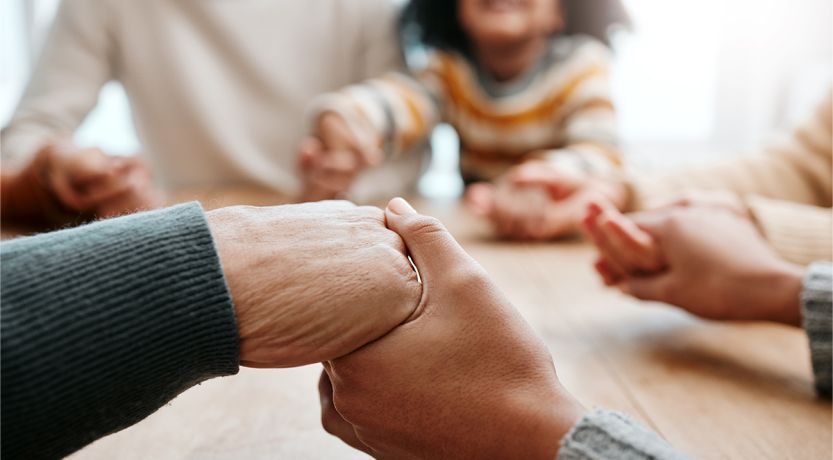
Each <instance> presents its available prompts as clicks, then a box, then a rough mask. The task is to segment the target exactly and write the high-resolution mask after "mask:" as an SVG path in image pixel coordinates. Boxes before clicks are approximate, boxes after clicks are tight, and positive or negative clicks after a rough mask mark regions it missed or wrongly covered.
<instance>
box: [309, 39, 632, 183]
mask: <svg viewBox="0 0 833 460" xmlns="http://www.w3.org/2000/svg"><path fill="white" fill-rule="evenodd" d="M609 61H610V52H609V50H608V48H606V47H605V46H604V45H603V44H601V43H600V42H597V41H595V40H593V39H591V38H588V37H581V36H572V37H557V38H554V39H553V40H552V43H551V46H550V47H549V50H548V53H547V54H546V56H545V57H544V58H542V59H541V60H540V62H539V63H538V64H537V65H536V67H535V68H533V69H531V70H530V71H528V72H527V73H526V75H523V76H521V77H519V78H517V79H515V80H514V81H511V82H508V83H498V82H495V81H494V80H492V79H490V78H489V77H488V76H487V75H485V74H484V72H482V71H480V70H479V69H478V68H477V66H476V65H474V64H473V63H472V62H471V61H470V60H468V59H466V58H464V57H462V56H460V55H457V54H451V53H447V52H440V51H435V52H432V53H431V55H430V57H429V59H428V64H427V65H426V66H425V68H424V69H423V70H421V71H420V72H417V73H415V75H414V76H413V77H412V76H409V75H405V74H402V73H391V74H388V75H385V76H382V77H380V78H377V79H373V80H370V81H367V82H365V83H362V84H358V85H353V86H350V87H347V88H345V89H343V90H341V91H338V92H335V93H330V94H325V95H322V96H320V97H318V98H317V99H316V100H315V101H313V103H312V106H311V108H310V113H309V115H310V118H311V119H312V120H317V118H318V116H319V115H320V114H322V113H324V112H335V113H338V114H340V115H341V116H342V117H343V118H344V119H345V121H346V122H347V124H348V126H349V127H350V129H351V131H353V133H354V134H355V135H356V137H357V139H358V140H359V142H360V143H362V144H363V145H366V146H370V145H373V146H377V147H382V148H384V150H385V151H386V152H387V153H388V155H398V154H402V153H403V152H407V151H409V150H411V149H412V148H413V147H415V146H416V145H419V144H421V143H422V142H424V141H425V140H426V139H427V137H428V135H429V134H430V133H431V130H432V129H433V128H434V126H435V125H436V124H438V123H440V122H446V123H449V124H450V125H452V126H453V127H454V128H455V129H456V131H457V133H458V135H459V136H460V143H461V158H460V162H461V169H462V173H463V177H464V179H466V181H467V182H471V181H476V180H492V179H494V178H496V177H497V176H498V175H500V174H502V173H503V172H505V171H506V170H507V169H508V168H510V167H511V166H513V165H516V164H518V163H520V162H522V161H524V160H527V159H530V158H533V157H535V158H538V157H544V158H548V159H551V160H552V161H554V162H557V163H563V164H564V165H565V166H568V167H573V168H580V169H582V170H585V171H591V172H596V171H600V170H606V169H610V168H611V167H616V166H618V165H619V164H620V163H621V156H620V153H619V151H618V150H617V147H616V144H617V142H616V139H617V136H616V127H615V114H614V110H613V104H612V103H611V98H610V86H609V78H608V73H609Z"/></svg>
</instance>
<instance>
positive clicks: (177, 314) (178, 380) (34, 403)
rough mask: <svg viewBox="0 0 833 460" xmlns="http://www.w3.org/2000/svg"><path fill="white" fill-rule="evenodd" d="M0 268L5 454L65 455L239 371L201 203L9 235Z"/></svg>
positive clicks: (229, 311) (229, 312)
mask: <svg viewBox="0 0 833 460" xmlns="http://www.w3.org/2000/svg"><path fill="white" fill-rule="evenodd" d="M0 267H1V268H0V270H1V271H2V279H3V289H2V293H1V294H0V295H1V296H2V318H1V319H0V323H1V324H2V350H3V360H2V375H3V378H2V393H3V404H2V419H3V423H2V438H3V443H2V457H3V458H8V459H14V458H26V459H37V458H56V457H62V456H65V455H68V454H70V453H71V452H73V451H76V450H78V449H80V448H81V447H83V446H85V445H86V444H89V443H91V442H93V441H94V440H96V439H98V438H101V437H103V436H106V435H108V434H111V433H114V432H116V431H119V430H121V429H123V428H126V427H128V426H130V425H132V424H134V423H136V422H138V421H139V420H141V419H143V418H145V417H147V416H148V415H150V414H151V413H153V412H154V411H156V410H157V409H158V408H159V407H161V406H162V405H164V404H166V403H167V402H169V401H170V400H171V399H173V398H174V397H175V396H177V395H178V394H179V393H181V392H183V391H185V390H186V389H188V388H190V387H191V386H194V385H196V384H198V383H200V382H201V381H204V380H206V379H209V378H212V377H217V376H223V375H230V374H235V373H237V370H238V366H239V344H238V336H237V326H236V320H235V316H234V309H233V306H232V302H231V298H230V294H229V291H228V289H227V287H226V282H225V278H224V275H223V272H222V269H221V267H220V261H219V257H218V255H217V252H216V250H215V247H214V242H213V240H212V237H211V233H210V231H209V227H208V223H207V221H206V219H205V216H204V214H203V212H202V209H201V208H200V206H199V205H198V204H195V203H192V204H187V205H181V206H177V207H174V208H170V209H167V210H162V211H156V212H150V213H144V214H137V215H133V216H127V217H122V218H119V219H113V220H107V221H101V222H97V223H94V224H91V225H88V226H84V227H79V228H75V229H70V230H63V231H60V232H55V233H48V234H43V235H39V236H34V237H30V238H22V239H18V240H13V241H10V242H4V243H2V245H0Z"/></svg>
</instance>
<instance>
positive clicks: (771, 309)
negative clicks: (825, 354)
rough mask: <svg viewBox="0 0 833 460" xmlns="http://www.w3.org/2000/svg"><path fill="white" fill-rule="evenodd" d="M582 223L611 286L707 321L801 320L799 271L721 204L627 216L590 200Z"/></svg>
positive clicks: (598, 264)
mask: <svg viewBox="0 0 833 460" xmlns="http://www.w3.org/2000/svg"><path fill="white" fill-rule="evenodd" d="M586 228H587V231H588V233H590V235H591V238H592V240H593V242H594V243H595V244H596V246H597V247H598V249H599V251H600V253H601V257H600V259H599V261H598V262H597V263H596V268H597V270H598V271H599V273H600V274H601V275H602V277H603V278H604V280H605V283H606V284H608V285H616V286H617V287H618V288H619V289H621V290H622V291H623V292H625V293H628V294H630V295H633V296H634V297H637V298H639V299H643V300H655V301H661V302H666V303H669V304H672V305H676V306H678V307H680V308H682V309H684V310H687V311H688V312H690V313H692V314H694V315H697V316H701V317H703V318H707V319H716V320H746V321H755V320H758V321H775V322H781V323H785V324H790V325H798V324H800V322H801V313H800V302H799V297H800V293H801V285H802V271H803V270H802V269H801V268H800V267H797V266H795V265H792V264H789V263H787V262H785V261H783V260H781V259H780V258H779V257H778V256H777V254H775V252H774V251H773V250H772V249H771V248H770V247H769V246H768V245H767V243H766V241H765V240H764V239H763V237H762V236H761V235H760V234H759V233H758V231H757V229H756V228H755V227H754V225H753V224H752V223H751V222H750V221H749V219H745V218H742V217H740V216H738V214H736V213H735V212H733V211H731V210H728V209H726V208H725V207H714V206H708V207H702V206H701V207H688V208H679V207H678V208H667V209H663V210H656V211H650V212H647V213H643V214H638V215H634V216H631V217H625V216H623V215H621V214H619V212H618V211H616V210H613V209H611V208H604V207H601V206H597V205H596V206H592V207H591V210H590V213H589V215H588V217H587V221H586Z"/></svg>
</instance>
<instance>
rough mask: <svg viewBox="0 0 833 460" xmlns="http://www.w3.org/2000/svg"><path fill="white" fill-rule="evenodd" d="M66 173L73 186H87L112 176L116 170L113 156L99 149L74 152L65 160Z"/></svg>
mask: <svg viewBox="0 0 833 460" xmlns="http://www.w3.org/2000/svg"><path fill="white" fill-rule="evenodd" d="M64 165H65V166H64V168H65V171H64V172H65V173H66V175H67V177H68V178H69V181H70V184H72V185H73V186H85V185H87V184H90V183H94V182H99V181H102V180H106V179H109V178H110V177H112V176H113V175H114V174H115V173H116V170H115V168H114V167H113V158H111V157H110V156H108V155H107V154H105V153H104V152H102V151H101V150H99V149H85V150H82V151H80V152H78V153H72V154H70V156H69V157H67V158H66V160H65V162H64Z"/></svg>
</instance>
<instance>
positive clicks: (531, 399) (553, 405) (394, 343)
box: [319, 198, 584, 460]
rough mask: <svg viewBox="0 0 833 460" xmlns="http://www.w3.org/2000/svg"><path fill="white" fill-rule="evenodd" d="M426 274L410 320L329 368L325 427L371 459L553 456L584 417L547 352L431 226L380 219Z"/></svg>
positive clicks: (394, 212) (391, 208)
mask: <svg viewBox="0 0 833 460" xmlns="http://www.w3.org/2000/svg"><path fill="white" fill-rule="evenodd" d="M385 212H386V216H387V225H388V227H390V228H391V229H392V230H394V231H396V232H397V233H399V234H400V235H401V236H402V238H403V239H404V240H405V243H406V245H407V247H408V250H409V251H410V253H411V256H412V258H413V260H414V262H415V264H416V265H417V267H418V268H419V270H420V274H421V276H422V281H423V283H424V284H423V295H422V299H421V302H420V304H419V307H418V308H417V309H416V311H415V312H414V314H413V315H411V317H410V318H409V319H408V321H407V322H405V323H404V324H402V325H400V326H399V327H397V328H396V329H394V330H393V331H391V332H390V333H389V334H388V335H386V336H384V337H382V338H381V339H379V340H377V341H376V342H373V343H371V344H369V345H367V346H365V347H362V348H360V349H359V350H356V351H355V352H353V353H351V354H350V355H347V356H344V357H342V358H339V359H336V360H332V361H330V362H328V363H325V373H324V374H322V377H321V381H320V385H319V390H320V393H321V404H322V421H323V424H324V428H325V429H326V430H327V431H328V432H330V433H332V434H334V435H336V436H338V437H340V438H341V439H342V440H344V441H345V442H346V443H347V444H349V445H351V446H353V447H355V448H357V449H361V450H363V451H365V452H368V453H370V454H371V455H373V456H375V457H376V458H390V459H394V458H395V459H406V458H443V459H474V458H531V459H534V458H541V459H548V460H551V459H553V458H555V456H556V454H557V450H558V444H559V440H560V439H561V438H562V437H563V436H564V435H565V434H566V433H567V432H568V431H569V429H570V428H571V427H572V426H573V425H574V424H575V423H576V422H577V421H578V420H579V419H580V418H581V416H582V414H583V412H584V409H583V408H582V407H581V406H580V405H579V404H578V403H577V402H576V401H575V400H574V399H573V398H572V397H571V396H570V395H569V394H568V393H567V392H566V391H565V390H564V389H563V388H562V387H561V385H560V383H559V381H558V378H557V376H556V373H555V369H554V367H553V363H552V358H551V356H550V354H549V352H548V351H547V348H546V346H545V345H544V344H543V343H542V341H541V340H540V339H539V338H538V337H537V336H536V335H535V333H534V332H533V331H532V329H531V328H530V327H529V325H528V324H527V323H526V322H525V321H524V320H523V319H522V318H521V316H520V315H519V314H518V312H517V311H516V310H515V309H514V308H513V307H512V305H511V304H510V303H509V302H508V301H507V300H506V298H505V297H504V296H503V294H502V293H501V292H500V291H499V290H498V289H497V288H496V286H495V285H494V284H493V283H492V282H491V281H490V279H489V277H488V275H487V274H486V273H485V272H484V270H483V268H482V267H480V265H478V264H477V263H476V262H475V261H474V260H473V259H472V258H471V257H469V256H468V255H467V254H466V253H465V252H464V251H463V249H462V248H461V247H460V246H459V244H457V242H456V241H455V240H454V239H453V238H452V237H451V235H450V234H449V233H448V232H447V231H446V230H445V228H444V227H443V226H442V224H440V223H439V222H438V221H437V220H436V219H433V218H430V217H426V216H421V215H419V214H417V213H416V212H415V211H414V210H413V208H411V207H410V205H408V204H407V203H406V202H405V201H404V200H402V199H400V198H398V199H395V200H393V201H392V202H391V203H390V204H389V205H388V209H387V210H386V211H385Z"/></svg>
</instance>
